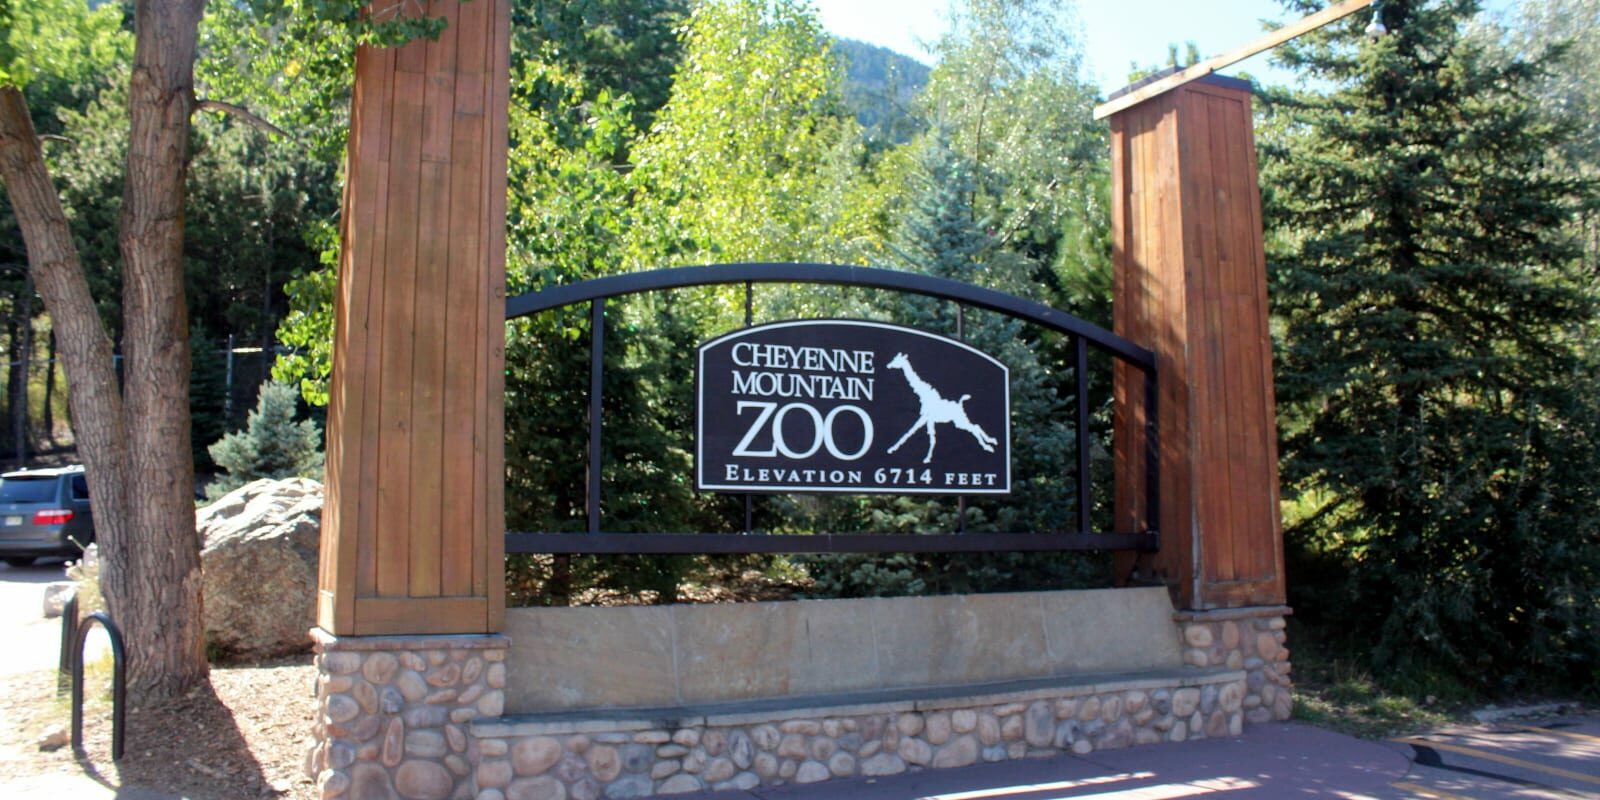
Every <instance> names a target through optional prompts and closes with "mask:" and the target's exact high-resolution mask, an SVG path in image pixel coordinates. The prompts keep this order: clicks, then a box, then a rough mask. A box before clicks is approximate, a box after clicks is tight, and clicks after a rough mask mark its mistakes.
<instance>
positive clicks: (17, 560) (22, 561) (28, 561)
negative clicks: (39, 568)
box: [6, 556, 35, 569]
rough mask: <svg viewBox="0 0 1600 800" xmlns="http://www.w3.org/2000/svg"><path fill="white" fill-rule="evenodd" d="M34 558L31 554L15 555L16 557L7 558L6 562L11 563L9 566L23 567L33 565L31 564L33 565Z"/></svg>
mask: <svg viewBox="0 0 1600 800" xmlns="http://www.w3.org/2000/svg"><path fill="white" fill-rule="evenodd" d="M34 560H35V559H34V558H32V557H31V556H15V557H11V558H7V559H6V564H7V565H9V566H13V567H16V568H18V569H21V568H22V567H31V566H33V562H34Z"/></svg>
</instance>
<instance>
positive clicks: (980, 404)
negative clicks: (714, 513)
mask: <svg viewBox="0 0 1600 800" xmlns="http://www.w3.org/2000/svg"><path fill="white" fill-rule="evenodd" d="M695 393H696V410H695V434H696V435H695V488H696V489H699V490H702V491H719V492H835V493H851V494H1006V493H1008V492H1010V491H1011V391H1010V381H1009V372H1008V371H1007V369H1006V366H1005V365H1004V364H1001V363H1000V362H999V361H997V360H995V359H994V358H993V357H991V356H989V355H987V354H985V353H983V352H981V351H979V350H977V349H974V348H973V347H971V346H969V345H966V344H964V343H962V342H958V341H955V340H954V339H947V338H945V337H943V336H937V335H934V334H931V333H927V332H924V331H919V330H914V329H911V328H903V327H900V326H897V325H889V324H886V323H882V322H867V321H864V320H805V321H792V322H777V323H772V324H769V325H761V326H758V327H754V328H745V329H743V330H740V331H735V332H733V333H730V334H727V335H725V336H721V337H718V338H716V339H712V340H711V341H708V342H706V343H704V344H702V345H700V349H699V357H698V359H697V361H696V372H695Z"/></svg>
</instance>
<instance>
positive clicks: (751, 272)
mask: <svg viewBox="0 0 1600 800" xmlns="http://www.w3.org/2000/svg"><path fill="white" fill-rule="evenodd" d="M745 281H748V282H750V283H753V284H754V283H817V284H830V285H837V286H862V287H866V288H869V289H892V290H895V291H901V292H909V293H911V294H921V295H927V296H929V297H937V298H942V299H945V300H954V301H956V302H958V303H963V304H965V305H970V306H977V307H978V308H983V309H988V310H989V311H998V312H1000V313H1002V314H1006V315H1009V316H1012V317H1016V318H1017V319H1021V320H1025V321H1028V322H1032V323H1034V324H1036V325H1041V326H1043V327H1045V328H1049V329H1051V330H1056V331H1060V332H1062V333H1070V334H1073V335H1074V336H1082V337H1084V338H1086V339H1088V340H1089V344H1092V345H1094V346H1095V347H1097V348H1099V349H1101V350H1104V351H1106V352H1108V353H1111V354H1112V355H1114V356H1116V357H1118V358H1120V359H1122V360H1124V361H1127V362H1129V363H1131V364H1133V365H1135V366H1137V367H1139V368H1140V369H1143V370H1146V371H1148V370H1153V369H1155V366H1156V360H1155V354H1154V353H1152V352H1151V351H1149V350H1146V349H1145V348H1143V347H1140V346H1139V345H1136V344H1134V343H1133V342H1131V341H1129V340H1127V339H1124V338H1122V337H1121V336H1118V335H1116V334H1115V333H1112V332H1111V331H1108V330H1106V329H1105V328H1102V327H1100V326H1099V325H1096V324H1094V323H1092V322H1086V321H1084V320H1081V319H1078V318H1077V317H1074V316H1072V315H1071V314H1068V313H1066V312H1065V311H1060V310H1058V309H1054V308H1051V307H1049V306H1047V305H1044V304H1043V303H1035V302H1033V301H1032V300H1024V299H1022V298H1020V297H1014V296H1012V295H1009V294H1005V293H1004V292H997V291H994V290H993V289H984V288H982V287H979V286H973V285H971V284H966V283H961V282H960V281H953V280H950V279H948V278H935V277H933V276H931V275H919V274H917V273H914V272H901V271H899V270H892V269H879V268H876V267H849V266H840V265H837V264H774V263H746V264H718V265H715V266H709V267H679V268H676V269H657V270H650V271H648V272H630V273H627V274H624V275H612V276H610V277H606V278H595V279H593V280H588V281H583V282H581V283H569V284H566V285H564V286H553V287H551V288H548V289H542V290H539V291H537V292H528V293H527V294H520V295H517V296H516V297H513V298H510V299H508V300H507V301H506V319H507V320H512V319H516V318H517V317H525V316H527V315H529V314H536V313H538V312H540V311H549V310H550V309H554V308H560V307H562V306H568V305H573V304H575V303H583V302H587V301H590V300H595V299H598V298H603V297H616V296H618V295H625V294H638V293H640V292H652V291H659V290H661V289H681V288H685V287H689V286H710V285H714V284H723V283H742V282H745Z"/></svg>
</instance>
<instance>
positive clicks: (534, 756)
mask: <svg viewBox="0 0 1600 800" xmlns="http://www.w3.org/2000/svg"><path fill="white" fill-rule="evenodd" d="M560 760H561V743H560V742H558V741H556V740H555V739H552V738H550V737H548V736H536V737H533V738H530V739H519V740H518V741H517V743H516V744H514V745H512V747H511V764H512V766H513V767H515V768H516V770H517V774H518V775H527V776H533V775H543V774H545V773H546V772H548V771H550V768H551V767H553V766H555V764H556V762H557V761H560Z"/></svg>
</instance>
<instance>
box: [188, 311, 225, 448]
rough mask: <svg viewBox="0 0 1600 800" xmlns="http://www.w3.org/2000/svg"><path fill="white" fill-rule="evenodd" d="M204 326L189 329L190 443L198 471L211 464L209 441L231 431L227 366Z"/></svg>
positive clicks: (219, 346)
mask: <svg viewBox="0 0 1600 800" xmlns="http://www.w3.org/2000/svg"><path fill="white" fill-rule="evenodd" d="M226 341H227V340H223V344H222V345H219V344H218V343H216V342H214V341H211V340H210V339H209V338H208V337H207V336H206V335H205V329H203V328H201V327H199V326H192V327H190V328H189V430H190V434H189V442H190V445H191V446H192V448H193V449H194V463H195V468H196V469H197V471H205V469H206V468H207V467H209V466H210V465H211V453H210V452H209V449H208V448H207V447H206V445H205V443H206V442H215V441H217V440H218V439H220V438H222V437H223V435H224V434H226V433H227V432H228V416H227V412H226V409H227V402H228V365H227V361H226V358H225V356H224V355H223V354H222V353H221V352H220V348H221V347H223V346H225V345H226Z"/></svg>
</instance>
